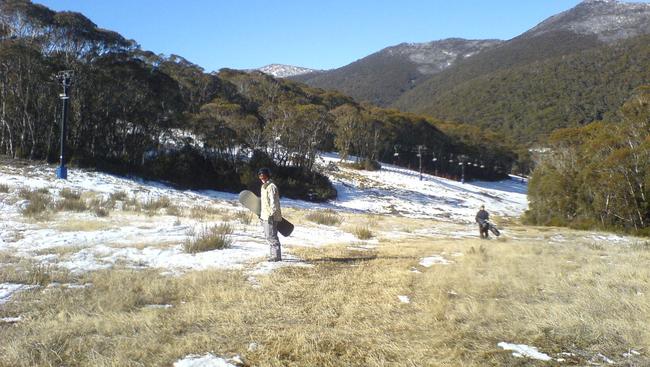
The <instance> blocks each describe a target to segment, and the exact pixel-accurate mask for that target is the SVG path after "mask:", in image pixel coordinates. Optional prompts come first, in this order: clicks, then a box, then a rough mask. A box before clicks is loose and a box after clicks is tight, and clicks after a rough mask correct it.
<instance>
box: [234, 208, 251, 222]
mask: <svg viewBox="0 0 650 367" xmlns="http://www.w3.org/2000/svg"><path fill="white" fill-rule="evenodd" d="M254 216H255V214H253V213H251V212H250V211H249V210H238V211H236V212H235V214H234V218H235V220H236V221H238V222H239V223H241V224H245V225H249V224H251V223H252V222H253V217H254Z"/></svg>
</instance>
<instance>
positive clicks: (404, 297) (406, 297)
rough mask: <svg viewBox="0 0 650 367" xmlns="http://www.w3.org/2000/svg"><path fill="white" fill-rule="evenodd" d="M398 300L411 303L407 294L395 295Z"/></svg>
mask: <svg viewBox="0 0 650 367" xmlns="http://www.w3.org/2000/svg"><path fill="white" fill-rule="evenodd" d="M397 298H398V299H399V301H400V302H402V303H411V299H410V298H409V296H397Z"/></svg>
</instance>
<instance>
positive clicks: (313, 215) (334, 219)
mask: <svg viewBox="0 0 650 367" xmlns="http://www.w3.org/2000/svg"><path fill="white" fill-rule="evenodd" d="M305 219H307V220H308V221H310V222H314V223H318V224H322V225H326V226H338V225H339V224H341V223H342V222H343V219H342V218H341V216H340V215H339V214H338V213H336V212H335V211H334V210H331V209H328V210H316V211H309V212H308V213H307V214H305Z"/></svg>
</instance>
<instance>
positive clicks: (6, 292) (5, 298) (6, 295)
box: [0, 283, 38, 305]
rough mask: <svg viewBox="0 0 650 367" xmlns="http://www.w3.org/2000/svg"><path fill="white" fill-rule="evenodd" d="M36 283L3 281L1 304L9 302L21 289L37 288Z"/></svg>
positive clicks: (0, 292)
mask: <svg viewBox="0 0 650 367" xmlns="http://www.w3.org/2000/svg"><path fill="white" fill-rule="evenodd" d="M37 287H38V286H36V285H26V284H15V283H1V284H0V305H1V304H4V303H7V302H9V300H10V299H11V297H12V296H13V295H14V294H15V293H16V292H20V291H26V290H29V289H34V288H37Z"/></svg>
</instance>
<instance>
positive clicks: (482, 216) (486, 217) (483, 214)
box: [476, 209, 490, 224]
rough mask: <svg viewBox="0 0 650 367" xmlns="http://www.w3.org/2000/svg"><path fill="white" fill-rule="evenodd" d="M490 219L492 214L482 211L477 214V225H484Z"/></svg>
mask: <svg viewBox="0 0 650 367" xmlns="http://www.w3.org/2000/svg"><path fill="white" fill-rule="evenodd" d="M489 219H490V213H488V212H487V210H484V209H481V210H479V211H478V213H476V223H479V224H481V223H483V222H485V221H486V220H489Z"/></svg>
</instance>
